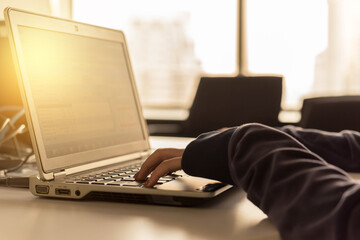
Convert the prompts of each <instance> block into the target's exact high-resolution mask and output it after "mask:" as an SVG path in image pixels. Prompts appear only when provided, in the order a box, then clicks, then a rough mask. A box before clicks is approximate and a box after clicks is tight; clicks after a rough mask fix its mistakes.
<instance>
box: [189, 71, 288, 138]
mask: <svg viewBox="0 0 360 240" xmlns="http://www.w3.org/2000/svg"><path fill="white" fill-rule="evenodd" d="M281 96H282V77H281V76H238V77H202V78H201V79H200V83H199V86H198V89H197V92H196V95H195V98H194V101H193V104H192V107H191V108H190V111H189V117H188V119H187V120H186V121H185V124H184V131H183V134H182V135H184V136H192V137H193V136H197V135H198V134H200V133H203V132H208V131H212V130H216V129H220V128H223V127H232V126H238V125H241V124H244V123H249V122H258V123H263V124H267V125H270V126H277V125H278V124H279V121H278V115H279V112H280V105H281Z"/></svg>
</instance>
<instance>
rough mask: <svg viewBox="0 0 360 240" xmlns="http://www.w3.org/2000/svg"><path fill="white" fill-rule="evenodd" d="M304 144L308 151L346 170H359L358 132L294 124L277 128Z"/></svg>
mask: <svg viewBox="0 0 360 240" xmlns="http://www.w3.org/2000/svg"><path fill="white" fill-rule="evenodd" d="M279 129H280V130H281V131H283V132H286V133H288V134H289V135H291V136H293V137H294V138H296V139H297V140H298V141H300V142H301V143H302V144H304V145H305V146H306V147H307V148H308V149H309V150H310V151H312V152H314V153H316V154H318V155H319V156H320V157H321V158H323V159H324V160H326V161H327V162H328V163H331V164H333V165H335V166H337V167H339V168H341V169H343V170H345V171H347V172H360V133H358V132H355V131H350V130H345V131H342V132H339V133H336V132H326V131H321V130H315V129H303V128H299V127H294V126H285V127H281V128H279Z"/></svg>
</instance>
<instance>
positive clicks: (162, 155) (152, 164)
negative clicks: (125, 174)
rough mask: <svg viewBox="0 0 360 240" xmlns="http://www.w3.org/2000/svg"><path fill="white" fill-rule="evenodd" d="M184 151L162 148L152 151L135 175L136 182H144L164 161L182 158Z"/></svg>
mask: <svg viewBox="0 0 360 240" xmlns="http://www.w3.org/2000/svg"><path fill="white" fill-rule="evenodd" d="M183 152H184V149H177V148H163V149H157V150H156V151H154V152H153V153H152V154H151V155H150V156H149V157H148V158H147V159H146V161H145V162H144V163H143V164H142V166H141V168H140V170H139V172H138V173H136V174H135V176H134V177H135V179H136V180H145V178H146V177H147V176H148V175H149V174H150V173H151V172H152V171H153V170H154V169H155V168H156V167H157V166H158V165H159V164H160V163H161V162H162V161H164V160H167V159H171V158H174V157H178V156H182V154H183Z"/></svg>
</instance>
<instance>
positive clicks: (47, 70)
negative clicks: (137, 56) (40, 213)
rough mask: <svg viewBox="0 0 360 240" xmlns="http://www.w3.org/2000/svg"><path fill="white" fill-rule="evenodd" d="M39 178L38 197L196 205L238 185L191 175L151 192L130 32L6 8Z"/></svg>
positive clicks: (178, 175)
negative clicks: (141, 176) (139, 177)
mask: <svg viewBox="0 0 360 240" xmlns="http://www.w3.org/2000/svg"><path fill="white" fill-rule="evenodd" d="M4 15H5V21H6V23H7V27H8V30H9V33H10V34H9V35H10V36H9V37H10V44H11V47H12V52H13V56H14V59H15V65H16V70H17V76H18V81H19V87H20V92H21V96H22V101H23V105H24V108H25V112H26V118H27V124H28V127H29V132H30V136H31V141H32V145H33V149H34V153H35V156H36V161H37V165H38V170H39V174H38V175H36V176H32V177H30V186H29V187H30V190H31V192H32V193H33V194H34V195H36V196H42V197H54V198H66V199H95V200H111V201H120V202H136V203H153V204H166V205H194V204H197V203H200V202H202V201H204V200H207V199H211V198H214V197H216V196H218V195H219V194H220V193H222V192H224V191H226V190H227V189H229V188H230V187H231V186H229V185H225V184H222V183H220V182H217V181H214V180H210V179H204V178H196V177H191V176H188V175H186V174H185V173H184V172H183V171H178V172H174V173H172V174H169V175H167V176H164V177H163V178H161V179H160V180H159V182H158V183H157V185H156V186H155V187H154V188H145V187H143V186H142V184H143V183H141V182H136V181H135V180H134V178H133V176H134V174H135V173H136V172H137V171H138V169H139V167H140V166H141V163H142V162H143V161H144V160H145V159H146V158H147V156H148V155H149V154H150V153H151V148H150V144H149V135H148V130H147V126H146V122H145V120H144V117H143V115H142V110H141V106H140V101H139V96H138V92H137V89H136V85H135V80H134V75H133V70H132V67H131V63H130V57H129V53H128V48H127V44H126V41H125V36H124V33H123V32H122V31H119V30H113V29H107V28H103V27H99V26H93V25H89V24H84V23H79V22H74V21H70V20H65V19H59V18H54V17H49V16H44V15H39V14H35V13H30V12H26V11H22V10H18V9H12V8H6V9H5V10H4Z"/></svg>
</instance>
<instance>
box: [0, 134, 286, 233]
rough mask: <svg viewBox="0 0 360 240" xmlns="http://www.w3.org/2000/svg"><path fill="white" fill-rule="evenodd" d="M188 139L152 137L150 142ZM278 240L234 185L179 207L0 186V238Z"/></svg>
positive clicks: (160, 143)
mask: <svg viewBox="0 0 360 240" xmlns="http://www.w3.org/2000/svg"><path fill="white" fill-rule="evenodd" d="M186 142H187V141H183V142H181V141H178V140H170V141H166V143H167V144H165V142H163V139H161V138H153V139H152V143H153V146H154V147H155V146H165V147H167V146H174V147H182V146H184V145H185V144H186ZM76 238H78V239H85V240H92V239H100V240H107V239H116V240H119V239H131V240H137V239H150V240H152V239H156V240H162V239H164V240H169V239H171V240H178V239H204V240H205V239H206V240H209V239H236V240H243V239H244V240H245V239H267V240H269V239H270V240H271V239H280V238H279V234H278V232H277V231H276V229H275V228H274V227H273V225H272V224H271V223H270V222H269V220H267V219H266V216H265V215H264V214H263V213H262V212H261V211H260V210H258V209H257V208H256V207H255V206H254V205H253V204H252V203H250V202H249V201H248V200H247V199H246V198H245V197H244V196H243V193H242V192H241V191H239V190H237V189H232V190H230V191H228V192H226V193H225V194H224V195H223V196H221V197H220V198H218V199H215V200H212V201H210V202H207V203H205V204H203V205H200V206H196V207H191V208H184V207H168V206H156V205H142V204H125V203H113V202H86V201H68V200H57V199H46V198H38V197H34V196H33V195H32V194H31V193H30V192H29V191H28V190H26V189H15V188H0V239H4V240H5V239H11V240H17V239H19V240H20V239H21V240H26V239H39V240H42V239H55V240H56V239H76Z"/></svg>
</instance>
